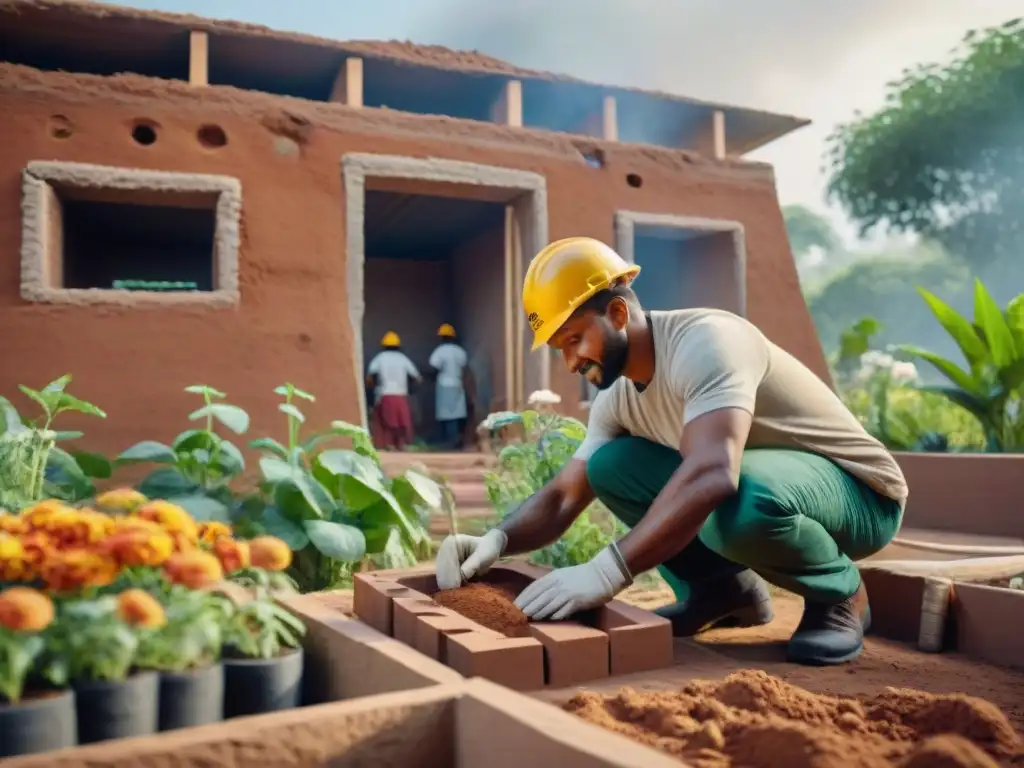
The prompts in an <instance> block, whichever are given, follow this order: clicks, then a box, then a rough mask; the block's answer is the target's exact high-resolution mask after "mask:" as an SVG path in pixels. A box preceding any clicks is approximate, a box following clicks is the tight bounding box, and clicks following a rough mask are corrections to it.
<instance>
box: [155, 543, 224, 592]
mask: <svg viewBox="0 0 1024 768" xmlns="http://www.w3.org/2000/svg"><path fill="white" fill-rule="evenodd" d="M164 573H166V574H167V578H168V579H170V580H171V582H173V583H174V584H181V585H183V586H186V587H188V588H189V589H202V588H203V587H208V586H211V585H213V584H216V583H217V582H218V581H220V580H221V579H223V578H224V570H223V569H222V568H221V565H220V561H219V560H217V558H216V557H214V556H213V555H211V554H210V553H209V552H203V551H202V550H201V549H193V550H190V551H187V552H177V553H175V554H173V555H171V557H170V559H168V561H167V562H166V563H164Z"/></svg>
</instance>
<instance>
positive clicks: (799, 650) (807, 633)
mask: <svg viewBox="0 0 1024 768" xmlns="http://www.w3.org/2000/svg"><path fill="white" fill-rule="evenodd" d="M870 626H871V606H870V605H868V591H867V589H865V588H864V583H863V582H861V585H860V587H858V588H857V591H856V592H855V593H854V594H853V596H852V597H848V598H846V599H845V600H843V601H842V602H841V603H835V604H831V605H830V604H827V603H815V602H812V601H810V600H805V601H804V617H803V618H802V619H801V620H800V626H798V627H797V628H796V632H794V633H793V637H792V638H791V639H790V641H789V646H788V647H787V649H786V651H787V656H788V658H789V660H790V661H792V662H794V663H796V664H808V665H811V666H824V665H829V664H843V663H844V662H847V661H852V660H853V659H855V658H857V657H858V656H860V654H861V651H863V650H864V633H865V632H867V631H868V629H869V628H870Z"/></svg>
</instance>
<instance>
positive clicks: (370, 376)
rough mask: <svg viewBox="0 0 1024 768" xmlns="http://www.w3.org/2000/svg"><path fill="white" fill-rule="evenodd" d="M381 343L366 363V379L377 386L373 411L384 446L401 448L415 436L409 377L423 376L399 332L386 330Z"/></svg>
mask: <svg viewBox="0 0 1024 768" xmlns="http://www.w3.org/2000/svg"><path fill="white" fill-rule="evenodd" d="M380 346H381V350H380V352H378V353H377V354H376V355H374V357H373V359H372V360H371V361H370V365H369V366H368V367H367V376H366V383H367V384H369V385H370V386H372V387H373V388H374V393H375V396H376V398H375V400H376V404H375V407H374V415H375V417H376V419H377V426H378V429H379V431H380V435H381V438H382V439H383V441H384V448H386V449H388V450H390V449H392V448H394V449H397V450H399V451H400V450H402V449H403V448H404V447H405V446H406V445H408V444H409V443H411V442H412V440H413V425H412V411H411V410H410V409H409V379H412V380H413V381H414V382H417V383H419V382H420V381H422V379H421V377H420V372H419V371H418V370H416V366H415V365H413V363H412V360H410V359H409V358H408V357H406V355H405V353H404V352H402V349H401V346H402V341H401V339H399V338H398V334H397V333H395V332H394V331H388V332H387V333H385V334H384V338H382V339H381V342H380Z"/></svg>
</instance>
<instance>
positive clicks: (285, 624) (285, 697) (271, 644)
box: [224, 589, 306, 717]
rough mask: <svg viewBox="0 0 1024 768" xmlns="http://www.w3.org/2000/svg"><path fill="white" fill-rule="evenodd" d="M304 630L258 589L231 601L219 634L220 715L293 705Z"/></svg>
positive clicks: (299, 689)
mask: <svg viewBox="0 0 1024 768" xmlns="http://www.w3.org/2000/svg"><path fill="white" fill-rule="evenodd" d="M305 633H306V627H305V625H303V624H302V622H301V621H299V620H298V619H297V618H295V616H293V615H292V614H291V613H289V612H288V611H287V610H285V609H284V608H282V607H281V606H280V605H278V604H277V603H276V602H275V601H274V599H273V598H272V597H270V596H269V595H268V594H267V592H266V591H265V590H263V589H259V590H258V591H257V594H256V597H255V598H253V599H251V600H249V601H248V602H245V603H244V604H242V605H239V606H236V607H235V609H234V612H233V615H232V616H231V617H230V619H229V620H228V623H227V627H226V631H225V635H224V644H225V648H224V651H225V652H224V688H225V694H224V716H225V717H239V716H241V715H255V714H260V713H263V712H274V711H277V710H281V709H291V708H292V707H297V706H298V705H299V703H300V699H301V692H302V664H303V653H302V647H301V641H302V636H303V635H304V634H305Z"/></svg>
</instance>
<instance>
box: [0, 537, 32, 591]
mask: <svg viewBox="0 0 1024 768" xmlns="http://www.w3.org/2000/svg"><path fill="white" fill-rule="evenodd" d="M33 575H34V574H33V569H32V562H31V560H30V559H29V555H28V552H26V551H25V546H24V545H23V544H22V543H21V539H19V538H17V537H15V536H11V535H10V534H9V533H0V581H28V580H29V579H31V578H32V576H33Z"/></svg>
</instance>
